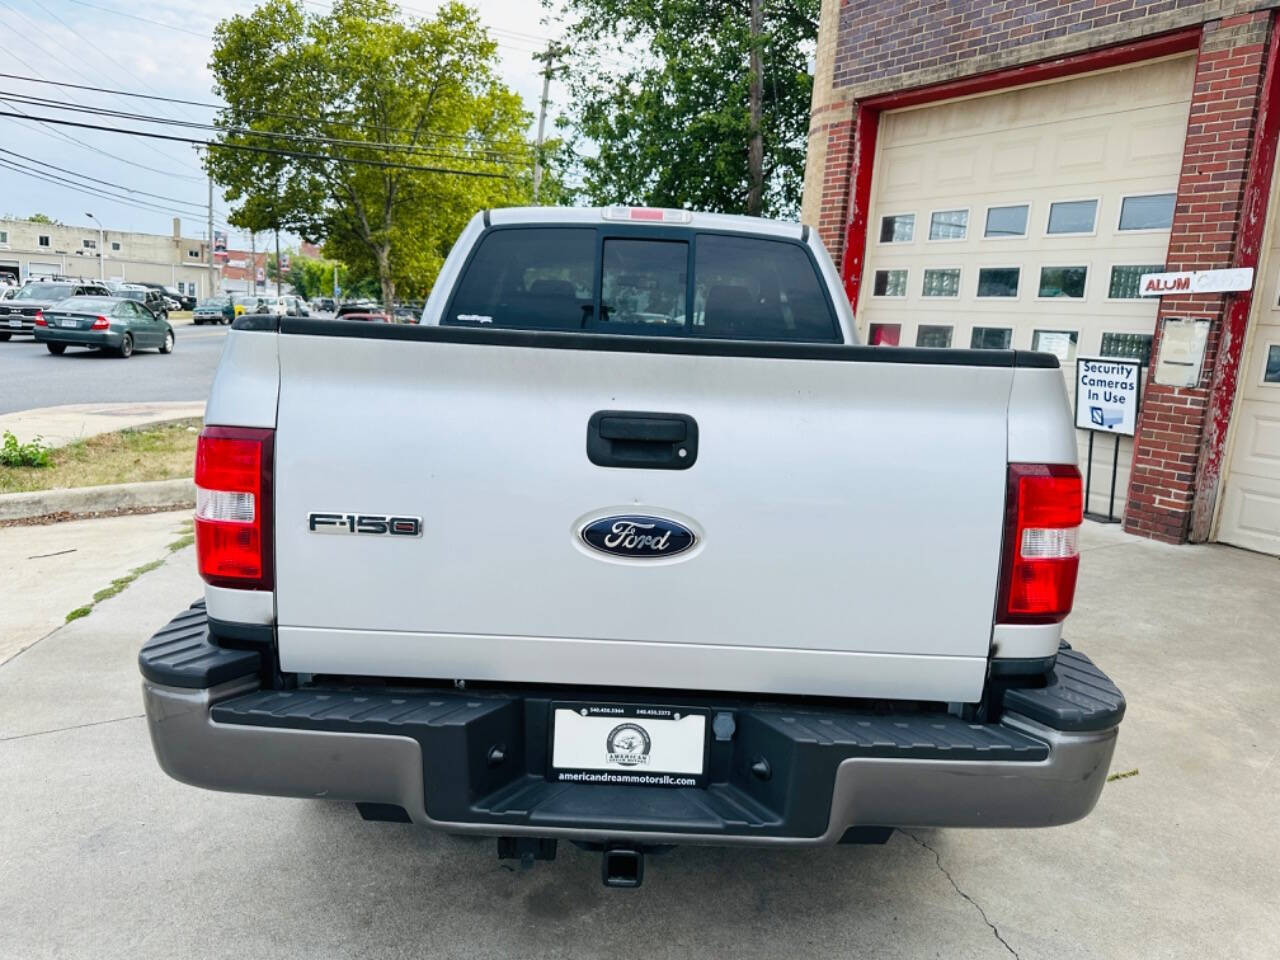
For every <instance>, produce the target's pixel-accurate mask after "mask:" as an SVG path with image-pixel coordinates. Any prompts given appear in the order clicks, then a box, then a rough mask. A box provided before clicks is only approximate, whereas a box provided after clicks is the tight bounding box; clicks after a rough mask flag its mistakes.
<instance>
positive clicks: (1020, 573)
mask: <svg viewBox="0 0 1280 960" xmlns="http://www.w3.org/2000/svg"><path fill="white" fill-rule="evenodd" d="M1083 512H1084V496H1083V491H1082V485H1081V482H1080V471H1079V469H1077V468H1076V467H1074V466H1067V465H1062V464H1042V463H1011V464H1009V486H1008V493H1007V494H1006V499H1005V528H1004V558H1003V562H1002V564H1001V572H1000V600H999V609H998V612H997V615H996V620H997V621H998V622H999V623H1057V622H1058V621H1060V620H1062V619H1064V618H1065V617H1066V616H1067V614H1069V613H1070V612H1071V604H1072V602H1073V601H1074V600H1075V595H1076V575H1077V574H1078V573H1079V571H1080V541H1079V537H1080V523H1081V521H1082V519H1083Z"/></svg>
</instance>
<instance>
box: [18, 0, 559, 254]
mask: <svg viewBox="0 0 1280 960" xmlns="http://www.w3.org/2000/svg"><path fill="white" fill-rule="evenodd" d="M470 2H471V3H472V5H473V6H477V7H478V8H479V10H480V16H481V19H482V20H483V21H484V23H485V25H486V26H487V27H489V28H490V31H491V33H490V35H491V36H492V38H493V39H494V40H495V41H496V42H497V44H498V54H499V57H500V59H501V74H502V78H503V80H504V81H505V82H506V84H507V85H508V86H509V87H511V88H512V89H513V90H515V91H516V92H517V93H519V94H520V95H521V97H523V98H524V102H525V106H526V108H527V109H528V110H530V111H533V112H536V110H537V107H538V98H539V97H540V96H541V92H542V76H541V73H540V71H541V65H540V64H539V63H537V62H536V61H534V60H533V59H532V54H533V53H534V52H536V51H538V50H541V49H543V48H544V47H545V46H546V43H547V41H548V40H549V39H551V38H552V36H553V33H554V27H551V26H548V25H547V24H545V23H544V22H543V20H544V17H545V16H546V11H545V10H544V9H543V8H542V5H541V4H540V3H539V2H538V0H470ZM255 5H256V4H255V3H253V2H251V0H217V2H213V3H208V2H197V0H0V73H5V74H10V75H15V76H20V77H24V78H27V77H34V78H38V79H44V80H56V81H59V82H63V83H76V84H84V85H88V86H95V87H103V88H109V89H113V90H120V91H130V92H135V93H144V94H152V95H160V96H166V97H174V98H179V99H185V100H198V101H202V102H211V101H212V100H213V99H214V98H213V94H212V88H213V81H212V77H211V75H210V73H209V69H208V62H209V58H210V55H211V53H212V50H213V41H212V31H213V27H214V25H215V24H216V23H217V22H218V20H219V19H221V18H223V17H228V16H232V15H234V14H237V13H240V14H245V13H249V12H250V11H251V10H252V9H253V8H254V6H255ZM439 5H440V4H439V0H406V2H405V3H401V4H400V6H401V8H402V9H403V10H404V11H405V12H406V14H408V15H410V16H414V15H417V16H426V15H430V14H431V13H432V12H433V11H434V10H435V9H436V8H437V7H438V6H439ZM306 6H307V7H308V9H309V10H311V11H314V12H323V11H324V10H325V9H326V8H327V7H328V6H329V4H328V3H325V2H320V0H306ZM556 86H557V85H556V84H554V83H553V85H552V99H553V101H554V98H555V96H556V93H557V90H556ZM6 94H7V95H8V96H10V97H12V96H15V95H20V96H31V97H48V98H51V99H57V100H63V101H74V102H76V103H78V104H84V105H92V106H100V107H107V108H110V109H118V110H129V111H131V112H136V113H155V114H159V115H164V116H169V117H172V118H174V119H181V120H199V121H201V122H208V121H209V120H210V119H212V117H213V111H212V110H209V109H205V108H202V107H193V106H186V105H177V104H161V103H157V102H155V101H148V100H139V99H133V98H126V97H118V96H111V95H105V94H99V93H92V92H88V91H80V90H75V89H71V88H66V87H57V86H50V85H48V84H36V83H30V82H27V81H26V80H23V79H14V78H13V76H4V77H0V112H4V113H23V114H36V115H39V116H50V117H62V118H66V119H71V120H76V121H80V122H87V123H103V124H105V125H111V126H129V125H131V122H130V121H121V120H117V119H104V120H99V119H97V118H94V117H93V116H91V115H86V114H73V113H66V112H59V111H57V110H55V109H53V108H51V107H47V106H33V105H31V104H30V103H17V104H15V103H12V102H6V101H5V99H4V97H5V95H6ZM554 111H555V105H554V103H553V105H552V115H553V116H554ZM134 125H135V126H137V125H136V124H134ZM148 129H156V128H148ZM170 132H173V133H175V134H177V135H180V136H186V137H198V136H200V133H199V131H191V130H187V129H177V130H172V131H170ZM5 151H7V152H5ZM14 165H17V166H19V167H25V168H28V169H31V168H34V169H36V170H38V171H41V172H43V174H44V175H45V176H46V177H58V178H62V179H64V180H72V181H73V182H76V183H79V184H81V185H83V179H82V178H75V177H72V176H70V175H69V174H70V173H74V174H81V175H84V176H88V177H94V178H96V179H97V180H99V181H104V183H101V184H98V187H99V188H100V189H101V190H103V191H106V192H109V193H112V194H116V195H127V197H128V199H129V200H130V201H132V203H129V202H120V201H117V200H111V199H105V198H103V197H101V196H90V195H86V194H85V193H81V192H77V191H75V190H73V189H72V188H71V187H70V186H68V185H67V184H65V183H53V182H49V181H48V180H41V179H38V178H36V177H33V176H31V175H29V174H28V173H20V172H18V171H16V170H15V169H14ZM57 168H61V170H58V169H57ZM147 194H151V196H147ZM207 196H208V189H207V185H206V179H205V177H204V174H203V172H202V169H201V167H200V164H199V160H198V158H197V157H196V155H195V153H194V150H193V148H192V147H190V146H188V145H184V144H176V143H164V142H161V141H148V140H143V139H141V138H135V137H128V136H123V135H120V134H114V133H105V132H98V131H93V130H83V129H76V128H71V127H51V126H49V125H41V124H39V123H35V122H33V121H30V120H25V119H18V118H12V117H0V215H3V216H7V215H15V216H20V217H25V216H30V215H31V214H33V213H43V214H46V215H48V216H50V217H52V218H54V219H55V220H59V221H62V222H64V223H68V224H74V225H84V226H90V225H91V224H92V221H91V220H90V219H89V217H88V216H87V214H89V213H92V214H93V215H94V216H96V217H97V218H98V220H99V221H101V223H102V224H103V226H104V227H105V228H106V229H107V230H136V231H143V232H148V233H161V234H169V233H170V232H171V230H172V220H173V217H174V216H175V215H178V216H181V217H182V221H183V231H182V232H183V235H184V236H188V237H190V236H201V237H202V236H204V234H205V232H206V216H205V212H204V210H205V204H206V200H207ZM144 204H145V205H146V206H145V207H144V206H142V205H144ZM226 216H227V204H226V203H225V202H224V201H223V200H222V198H221V197H220V196H219V195H218V192H217V188H216V187H215V188H214V221H215V227H214V229H215V230H217V229H223V227H222V226H220V224H223V225H225V223H226ZM231 245H232V246H234V247H239V246H244V247H247V246H248V239H247V237H246V236H245V235H243V234H240V233H238V232H237V231H234V230H232V231H231Z"/></svg>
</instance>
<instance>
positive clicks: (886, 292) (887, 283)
mask: <svg viewBox="0 0 1280 960" xmlns="http://www.w3.org/2000/svg"><path fill="white" fill-rule="evenodd" d="M871 295H872V296H875V297H905V296H906V295H907V271H905V270H877V271H876V276H875V282H874V283H873V284H872V285H871Z"/></svg>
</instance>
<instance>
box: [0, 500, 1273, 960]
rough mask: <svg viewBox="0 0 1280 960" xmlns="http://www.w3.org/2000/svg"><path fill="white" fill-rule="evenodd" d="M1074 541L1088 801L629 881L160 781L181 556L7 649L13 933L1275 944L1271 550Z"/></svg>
mask: <svg viewBox="0 0 1280 960" xmlns="http://www.w3.org/2000/svg"><path fill="white" fill-rule="evenodd" d="M104 522H105V521H92V523H104ZM9 533H11V531H5V530H2V529H0V551H3V550H5V549H8V545H9V543H10V541H8V540H5V539H3V538H4V537H5V536H7V535H9ZM123 535H128V534H123ZM1083 539H1084V543H1083V547H1084V553H1083V556H1084V562H1083V571H1082V575H1081V582H1080V591H1079V598H1078V602H1077V606H1076V613H1075V614H1074V615H1073V617H1072V619H1071V621H1070V623H1069V634H1070V637H1071V639H1072V641H1074V642H1075V643H1076V644H1077V645H1078V646H1079V647H1081V648H1083V649H1086V650H1088V651H1089V653H1090V654H1091V655H1092V656H1094V657H1095V658H1096V659H1097V660H1098V662H1099V664H1101V665H1102V666H1104V667H1105V668H1106V670H1107V671H1108V672H1109V673H1110V674H1111V676H1112V677H1113V678H1114V679H1115V680H1116V682H1117V683H1118V684H1119V685H1120V686H1121V687H1122V688H1123V690H1124V691H1125V693H1126V694H1127V696H1128V700H1129V713H1128V716H1127V717H1126V719H1125V722H1124V726H1123V728H1122V731H1121V735H1120V742H1119V746H1118V748H1117V752H1116V755H1115V758H1114V760H1113V763H1112V770H1113V772H1115V773H1123V774H1126V776H1124V777H1123V778H1122V779H1118V780H1116V781H1115V782H1112V783H1109V784H1108V785H1107V786H1106V788H1105V790H1104V791H1103V794H1102V798H1101V800H1100V802H1099V804H1098V807H1097V809H1096V810H1095V811H1094V812H1093V813H1092V814H1091V815H1090V816H1089V817H1088V818H1086V819H1085V820H1083V821H1081V822H1079V823H1075V824H1072V825H1070V826H1066V827H1059V828H1054V829H1048V830H1031V831H978V830H973V831H962V830H951V831H930V830H920V831H911V832H909V833H908V832H900V833H897V834H895V835H894V836H893V837H892V839H891V840H890V841H889V843H888V844H887V845H885V846H881V847H857V846H853V847H836V848H829V849H816V850H790V851H777V850H759V849H725V848H710V847H708V848H702V847H680V848H677V849H675V850H673V851H671V852H669V853H666V854H663V855H660V856H653V857H651V858H650V862H649V865H648V870H647V871H646V879H645V883H644V886H643V887H642V888H641V889H640V890H638V891H623V890H608V889H605V888H603V887H602V886H601V884H600V859H599V855H598V854H592V853H587V852H584V851H581V850H578V849H577V848H575V847H573V846H572V845H570V844H566V843H562V844H561V845H560V849H559V857H558V859H557V860H556V861H555V862H553V863H539V864H537V865H536V866H535V867H534V868H533V869H532V870H529V871H522V870H520V869H519V867H518V866H516V865H514V864H512V863H510V862H499V861H498V860H497V859H496V858H495V856H494V847H493V843H492V841H482V840H474V839H460V838H455V837H450V836H445V835H440V834H435V833H431V832H429V831H427V830H424V829H421V828H417V827H414V826H409V825H402V824H387V823H366V822H363V821H361V820H360V818H359V817H358V816H357V814H356V812H355V810H354V809H352V808H351V806H349V805H340V804H330V803H325V802H321V801H304V800H283V799H274V798H263V797H252V796H237V795H230V794H217V793H211V792H206V791H202V790H198V789H195V788H192V787H188V786H185V785H183V784H180V783H177V782H174V781H172V780H170V779H169V778H167V777H166V776H165V775H164V774H163V773H162V772H161V771H160V769H159V768H158V767H157V765H156V762H155V759H154V757H153V756H152V752H151V747H150V744H149V742H148V737H147V730H146V725H145V722H144V720H143V718H142V705H141V697H140V693H139V677H138V673H137V666H136V659H135V658H136V654H137V650H138V648H139V647H140V646H141V644H142V643H143V641H144V640H145V639H146V638H147V637H148V636H149V635H150V633H151V632H152V631H154V630H156V629H158V628H159V627H160V626H162V625H163V624H164V623H165V622H166V621H167V620H168V619H169V617H170V616H171V615H172V614H174V613H176V612H177V611H179V610H181V609H183V608H184V607H186V606H187V604H188V603H189V602H190V601H191V600H192V599H194V598H196V597H197V596H199V594H200V581H199V579H198V578H197V576H196V574H195V570H194V556H193V552H192V550H191V549H190V548H188V549H185V550H181V551H179V552H178V553H176V554H174V555H173V556H172V557H171V558H170V559H168V561H167V562H166V563H165V564H164V565H163V566H161V567H160V568H159V569H157V570H154V571H153V572H151V573H147V574H145V575H144V576H142V577H141V578H140V579H138V580H137V581H136V582H135V583H133V584H132V585H130V586H129V587H128V588H127V589H126V590H125V591H124V592H123V593H121V594H120V595H119V596H116V597H113V598H111V599H108V600H105V601H104V602H102V603H101V604H99V605H98V606H97V607H95V608H94V610H93V612H92V614H91V615H90V616H88V617H86V618H85V619H83V620H77V621H76V622H74V623H71V624H69V625H67V626H64V627H62V628H60V629H58V630H57V631H56V632H54V633H53V634H52V635H49V636H47V637H45V639H43V640H41V641H40V642H39V643H37V644H36V645H35V646H33V647H30V648H29V649H27V650H25V651H24V652H23V653H21V654H19V655H17V656H16V657H13V658H12V659H10V660H9V661H8V662H7V663H4V664H2V665H0V795H3V796H4V797H5V804H4V808H3V809H4V814H3V819H2V820H0V823H3V827H2V828H0V829H2V831H3V837H2V842H0V902H2V903H4V904H5V921H4V924H3V926H4V938H5V943H4V946H3V949H0V954H2V955H3V956H5V957H15V958H16V957H21V958H23V960H36V958H41V957H55V956H73V957H87V956H92V957H95V958H98V960H109V958H117V957H118V958H129V960H143V958H170V957H195V956H207V957H222V956H251V957H262V958H265V957H281V958H285V957H290V958H291V957H315V956H326V957H378V958H386V957H408V956H415V957H421V956H430V957H437V956H438V957H451V958H459V957H534V956H556V957H601V956H610V957H632V956H636V957H646V958H660V957H679V956H689V955H698V956H709V957H720V956H723V957H735V958H754V957H759V958H776V957H780V956H787V957H795V958H809V957H830V956H845V957H857V956H874V957H881V958H887V957H902V958H913V960H914V958H920V957H933V956H938V957H946V958H950V960H959V958H1001V957H1020V958H1022V960H1031V958H1045V960H1064V958H1100V957H1115V958H1129V957H1173V956H1180V957H1181V956H1201V957H1233V958H1259V960H1262V958H1271V957H1275V956H1277V955H1280V930H1278V929H1277V926H1276V924H1275V922H1274V921H1275V917H1276V916H1278V915H1280V890H1278V888H1277V886H1276V884H1275V882H1274V871H1275V867H1274V864H1275V862H1276V860H1277V859H1278V858H1280V835H1278V834H1277V831H1276V830H1275V829H1274V824H1273V821H1274V806H1275V795H1276V792H1277V790H1278V789H1280V763H1277V762H1276V752H1275V743H1276V742H1277V739H1278V738H1280V727H1278V725H1277V723H1278V721H1277V718H1276V714H1275V711H1274V703H1275V692H1274V681H1273V679H1272V678H1274V676H1275V674H1276V672H1277V670H1280V650H1278V649H1277V647H1276V644H1275V643H1274V639H1273V637H1274V619H1273V618H1274V611H1275V599H1276V594H1275V584H1276V578H1277V574H1278V573H1280V569H1278V568H1277V562H1276V560H1275V559H1273V558H1268V557H1263V556H1260V555H1257V554H1250V553H1247V552H1245V551H1242V550H1236V549H1232V548H1229V547H1221V546H1197V547H1172V546H1167V545H1163V544H1158V543H1152V542H1149V541H1145V540H1140V539H1138V538H1134V537H1130V536H1127V535H1125V534H1123V533H1121V532H1120V531H1119V530H1118V529H1116V528H1115V527H1108V528H1103V527H1099V526H1096V525H1093V524H1089V525H1087V526H1086V527H1085V529H1084V532H1083ZM157 550H158V551H159V552H160V553H163V550H162V549H161V548H159V547H157ZM131 562H132V561H131ZM1191 583H1195V584H1196V585H1197V589H1195V590H1188V589H1185V585H1186V584H1191ZM98 586H100V584H98V583H90V582H85V584H84V588H85V592H86V594H87V593H89V592H91V591H92V590H93V589H95V588H96V587H98ZM59 600H60V602H62V603H63V604H66V603H67V602H69V598H61V597H60V598H59ZM40 602H42V601H41V598H39V597H35V598H33V599H32V603H40ZM1219 603H1227V604H1229V605H1230V607H1231V609H1233V610H1234V611H1235V613H1234V614H1233V615H1232V616H1231V617H1228V618H1223V617H1221V616H1220V614H1219V610H1220V607H1219V606H1218V604H1219ZM59 610H60V608H59Z"/></svg>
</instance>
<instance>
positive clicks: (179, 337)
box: [0, 323, 229, 413]
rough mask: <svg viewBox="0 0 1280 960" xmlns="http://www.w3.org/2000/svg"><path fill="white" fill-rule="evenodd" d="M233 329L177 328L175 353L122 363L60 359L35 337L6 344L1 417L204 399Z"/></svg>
mask: <svg viewBox="0 0 1280 960" xmlns="http://www.w3.org/2000/svg"><path fill="white" fill-rule="evenodd" d="M228 329H229V328H228V327H223V326H216V327H210V326H201V327H197V326H193V325H191V324H190V323H187V324H182V323H175V324H174V332H175V335H176V341H177V342H176V343H175V345H174V350H173V353H171V354H169V355H168V356H162V355H160V354H159V353H157V352H156V351H154V350H145V351H139V352H137V353H135V354H134V355H133V356H132V357H130V358H129V359H128V360H122V359H120V358H119V357H116V356H114V355H112V354H108V353H100V352H98V351H96V350H81V349H78V348H76V347H72V348H71V349H70V350H68V351H67V352H66V353H64V354H63V355H62V356H60V357H55V356H54V355H53V354H51V353H49V351H48V350H46V349H45V348H44V344H41V343H36V342H35V341H34V340H32V339H31V338H30V337H14V338H13V339H12V340H9V341H8V342H7V343H0V413H14V412H16V411H18V410H30V409H33V408H35V407H51V406H55V405H57V404H62V403H113V402H120V403H128V402H133V401H150V400H204V399H205V398H206V397H208V395H209V386H210V384H212V383H213V371H214V369H215V368H216V367H217V365H218V357H219V356H221V354H222V344H223V341H224V340H225V339H226V336H227V330H228Z"/></svg>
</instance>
